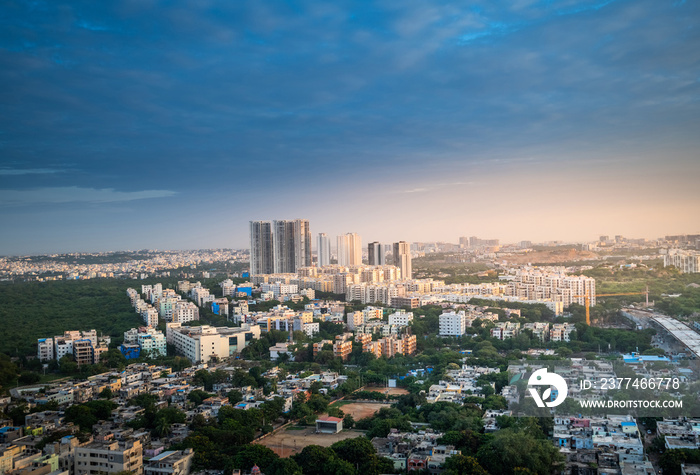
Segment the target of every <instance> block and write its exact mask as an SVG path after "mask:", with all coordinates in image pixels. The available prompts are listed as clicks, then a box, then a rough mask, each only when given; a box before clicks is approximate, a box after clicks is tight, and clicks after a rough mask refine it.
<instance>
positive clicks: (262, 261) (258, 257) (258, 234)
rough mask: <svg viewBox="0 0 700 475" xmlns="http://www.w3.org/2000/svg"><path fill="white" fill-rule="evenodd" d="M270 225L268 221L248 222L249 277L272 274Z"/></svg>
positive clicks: (271, 235) (272, 247)
mask: <svg viewBox="0 0 700 475" xmlns="http://www.w3.org/2000/svg"><path fill="white" fill-rule="evenodd" d="M273 239H274V238H273V234H272V223H270V222H269V221H251V222H250V273H251V275H258V274H272V272H273V269H274V264H273V249H274V246H273Z"/></svg>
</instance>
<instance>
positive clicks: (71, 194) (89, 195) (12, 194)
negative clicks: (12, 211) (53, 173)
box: [0, 186, 177, 207]
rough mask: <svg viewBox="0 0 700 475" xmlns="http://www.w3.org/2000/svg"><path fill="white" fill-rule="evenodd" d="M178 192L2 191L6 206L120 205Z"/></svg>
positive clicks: (72, 189) (75, 189)
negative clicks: (120, 203)
mask: <svg viewBox="0 0 700 475" xmlns="http://www.w3.org/2000/svg"><path fill="white" fill-rule="evenodd" d="M176 194H177V192H175V191H169V190H143V191H116V190H114V189H113V188H102V189H96V188H79V187H77V186H66V187H53V188H37V189H33V190H0V203H2V204H3V205H4V206H6V207H7V206H21V205H33V204H61V203H118V202H125V201H135V200H145V199H153V198H169V197H171V196H174V195H176Z"/></svg>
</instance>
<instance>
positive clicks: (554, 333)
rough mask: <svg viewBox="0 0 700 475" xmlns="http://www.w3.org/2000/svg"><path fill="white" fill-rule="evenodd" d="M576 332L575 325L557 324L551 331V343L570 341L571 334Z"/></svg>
mask: <svg viewBox="0 0 700 475" xmlns="http://www.w3.org/2000/svg"><path fill="white" fill-rule="evenodd" d="M573 331H576V327H575V326H574V324H573V323H555V324H554V325H552V328H551V330H549V339H550V340H551V341H570V334H571V332H573Z"/></svg>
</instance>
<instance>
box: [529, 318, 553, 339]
mask: <svg viewBox="0 0 700 475" xmlns="http://www.w3.org/2000/svg"><path fill="white" fill-rule="evenodd" d="M523 330H530V331H531V332H532V336H534V337H535V338H537V339H539V340H540V341H546V340H547V339H548V338H549V323H547V322H535V323H526V324H524V325H523Z"/></svg>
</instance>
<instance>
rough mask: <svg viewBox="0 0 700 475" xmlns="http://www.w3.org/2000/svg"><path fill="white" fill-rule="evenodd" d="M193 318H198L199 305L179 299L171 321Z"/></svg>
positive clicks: (179, 321)
mask: <svg viewBox="0 0 700 475" xmlns="http://www.w3.org/2000/svg"><path fill="white" fill-rule="evenodd" d="M246 307H247V303H246ZM194 320H199V307H197V306H196V305H195V304H194V303H192V302H187V301H185V300H181V301H180V302H178V303H177V305H175V308H174V309H173V318H172V322H173V323H187V322H191V321H194Z"/></svg>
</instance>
